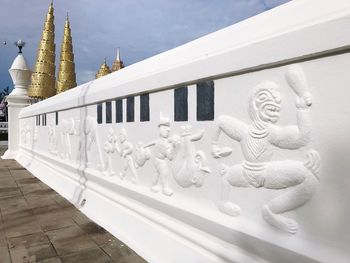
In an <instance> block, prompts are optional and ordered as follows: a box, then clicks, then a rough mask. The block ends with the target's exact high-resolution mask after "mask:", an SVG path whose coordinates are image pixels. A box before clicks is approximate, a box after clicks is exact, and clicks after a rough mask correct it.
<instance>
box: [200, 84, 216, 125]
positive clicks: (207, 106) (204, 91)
mask: <svg viewBox="0 0 350 263" xmlns="http://www.w3.org/2000/svg"><path fill="white" fill-rule="evenodd" d="M212 120H214V81H212V80H211V81H205V82H200V83H198V84H197V121H212Z"/></svg>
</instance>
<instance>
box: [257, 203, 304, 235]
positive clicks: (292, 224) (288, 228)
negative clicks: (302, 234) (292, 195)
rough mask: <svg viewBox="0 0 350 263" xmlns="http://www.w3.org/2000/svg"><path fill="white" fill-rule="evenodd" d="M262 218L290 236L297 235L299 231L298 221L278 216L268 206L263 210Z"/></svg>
mask: <svg viewBox="0 0 350 263" xmlns="http://www.w3.org/2000/svg"><path fill="white" fill-rule="evenodd" d="M262 216H263V218H264V219H265V220H266V221H267V222H268V223H269V224H270V225H273V226H274V227H277V228H278V229H280V230H282V231H285V232H288V233H290V234H295V233H296V232H297V231H298V228H299V226H298V223H297V222H296V221H294V220H293V219H290V218H287V217H284V216H281V215H278V214H274V213H273V212H271V210H270V209H269V207H268V206H267V205H265V206H264V207H263V209H262Z"/></svg>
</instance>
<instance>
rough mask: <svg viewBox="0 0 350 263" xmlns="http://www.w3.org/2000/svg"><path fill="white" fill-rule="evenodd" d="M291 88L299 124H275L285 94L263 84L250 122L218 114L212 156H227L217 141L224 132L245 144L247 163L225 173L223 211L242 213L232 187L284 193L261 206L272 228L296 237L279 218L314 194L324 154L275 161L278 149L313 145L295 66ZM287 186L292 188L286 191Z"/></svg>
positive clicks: (292, 226) (307, 98)
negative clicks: (294, 94)
mask: <svg viewBox="0 0 350 263" xmlns="http://www.w3.org/2000/svg"><path fill="white" fill-rule="evenodd" d="M286 80H287V83H288V85H289V86H290V87H291V88H292V89H293V90H294V92H295V93H296V95H297V99H296V111H297V115H296V117H297V125H292V126H287V127H280V126H277V125H276V122H277V121H278V119H279V117H280V108H281V102H282V100H281V94H280V92H279V88H278V86H277V84H276V83H274V82H270V81H267V82H263V83H260V84H258V85H257V86H256V87H255V88H254V89H253V93H252V95H251V97H250V100H249V108H248V110H249V115H250V118H251V120H252V123H251V124H246V123H243V122H242V121H240V120H238V119H236V118H233V117H230V116H220V117H219V118H218V121H217V128H216V132H215V134H214V137H213V141H212V154H213V156H214V157H215V158H221V157H225V156H228V155H229V154H230V153H231V149H230V148H228V147H219V146H218V140H219V136H220V134H221V133H222V132H223V133H224V134H226V135H227V136H228V137H230V138H231V139H233V140H235V141H237V142H239V143H240V145H241V149H242V153H243V155H244V158H245V160H244V161H243V163H241V164H236V165H233V166H231V167H228V166H225V167H223V169H222V170H221V175H222V185H223V186H222V187H223V188H222V202H221V204H220V207H219V208H220V210H221V211H222V212H224V213H226V214H228V215H231V216H238V215H239V214H240V211H241V209H240V207H239V206H238V205H236V204H234V203H233V202H231V201H230V191H231V188H232V187H251V186H253V187H256V188H259V187H264V188H267V189H286V191H284V192H283V193H282V194H281V195H279V196H277V197H276V198H274V199H272V200H271V201H270V202H268V203H267V204H266V205H264V206H263V208H262V216H263V218H264V219H265V220H266V221H267V222H268V223H269V224H271V225H273V226H275V227H277V228H279V229H281V230H283V231H286V232H289V233H292V234H294V233H296V232H297V230H298V224H297V222H296V221H295V220H293V219H290V218H287V217H285V216H282V215H281V214H283V213H285V212H287V211H290V210H293V209H295V208H297V207H299V206H301V205H303V204H304V203H306V202H307V201H308V200H310V199H311V197H312V196H313V194H314V192H315V190H316V187H317V185H318V171H319V166H320V156H319V154H318V153H317V152H316V151H314V150H310V151H309V152H308V154H307V158H308V159H307V161H305V162H301V161H294V160H284V161H272V158H273V153H274V147H277V148H281V149H289V150H293V149H299V148H301V147H304V146H306V145H307V144H308V143H309V142H310V137H311V128H312V123H311V116H310V107H311V105H312V96H311V94H310V92H309V90H308V85H307V82H306V78H305V76H304V72H303V70H302V68H301V67H299V66H297V65H294V66H291V67H290V68H289V70H288V72H287V74H286ZM287 188H288V189H287Z"/></svg>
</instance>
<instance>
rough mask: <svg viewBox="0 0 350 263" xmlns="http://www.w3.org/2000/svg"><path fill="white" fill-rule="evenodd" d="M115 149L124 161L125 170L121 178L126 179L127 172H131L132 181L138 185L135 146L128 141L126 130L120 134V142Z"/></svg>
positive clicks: (118, 141)
mask: <svg viewBox="0 0 350 263" xmlns="http://www.w3.org/2000/svg"><path fill="white" fill-rule="evenodd" d="M115 148H116V150H117V152H118V153H119V155H120V156H121V157H122V158H123V159H124V166H123V170H122V171H121V172H120V174H119V175H120V178H121V179H125V177H126V172H127V171H128V170H130V172H131V175H132V177H131V181H132V182H133V183H137V181H138V175H137V172H136V165H135V162H134V159H133V157H132V153H133V150H134V147H133V145H132V144H131V143H130V142H129V141H128V140H127V134H126V130H125V129H121V131H120V132H119V136H118V140H117V141H116V143H115Z"/></svg>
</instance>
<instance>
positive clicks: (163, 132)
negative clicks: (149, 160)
mask: <svg viewBox="0 0 350 263" xmlns="http://www.w3.org/2000/svg"><path fill="white" fill-rule="evenodd" d="M158 127H159V135H160V138H159V139H157V140H155V141H152V142H150V143H148V144H146V145H144V146H143V148H148V147H151V146H153V149H152V150H153V151H152V156H153V164H154V167H155V169H156V174H155V175H154V177H153V182H152V187H151V191H152V192H155V193H157V192H159V191H160V190H161V191H162V193H163V194H164V195H167V196H171V195H172V194H173V193H174V191H173V190H172V189H171V188H170V186H169V177H170V176H172V171H171V167H170V164H169V161H171V160H172V159H173V157H174V149H175V143H176V140H174V139H173V138H171V137H170V119H169V118H165V117H163V116H161V117H160V122H159V124H158ZM145 153H147V152H146V151H145ZM144 159H145V158H144Z"/></svg>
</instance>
